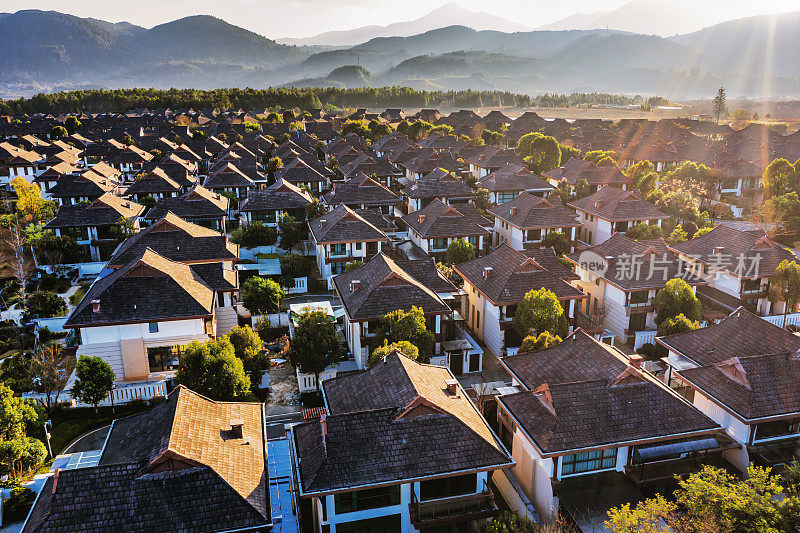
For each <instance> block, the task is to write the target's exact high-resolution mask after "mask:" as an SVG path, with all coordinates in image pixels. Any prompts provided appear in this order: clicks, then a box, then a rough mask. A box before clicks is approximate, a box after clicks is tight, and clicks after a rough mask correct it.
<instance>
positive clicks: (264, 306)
mask: <svg viewBox="0 0 800 533" xmlns="http://www.w3.org/2000/svg"><path fill="white" fill-rule="evenodd" d="M283 298H284V293H283V289H282V288H281V286H280V285H279V284H278V283H277V282H276V281H275V280H272V279H268V278H262V277H259V276H253V277H252V278H249V279H248V280H247V281H245V282H244V286H243V287H242V303H243V304H244V306H245V307H246V308H247V309H248V310H249V311H250V312H251V313H253V314H254V315H264V314H267V313H277V312H278V311H279V310H280V305H281V302H282V301H283Z"/></svg>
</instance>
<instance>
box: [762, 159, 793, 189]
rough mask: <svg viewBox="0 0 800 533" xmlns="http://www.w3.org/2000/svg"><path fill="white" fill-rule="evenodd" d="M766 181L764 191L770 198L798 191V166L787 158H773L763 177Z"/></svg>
mask: <svg viewBox="0 0 800 533" xmlns="http://www.w3.org/2000/svg"><path fill="white" fill-rule="evenodd" d="M761 179H762V181H763V183H764V192H765V193H766V195H767V196H768V197H770V198H772V197H775V196H783V195H785V194H789V193H791V192H797V191H798V185H800V184H799V183H798V180H800V175H798V171H797V168H795V166H794V165H793V164H792V163H790V162H789V161H787V160H786V159H782V158H781V159H773V160H772V162H770V164H769V165H767V168H766V169H765V170H764V174H763V176H762V177H761Z"/></svg>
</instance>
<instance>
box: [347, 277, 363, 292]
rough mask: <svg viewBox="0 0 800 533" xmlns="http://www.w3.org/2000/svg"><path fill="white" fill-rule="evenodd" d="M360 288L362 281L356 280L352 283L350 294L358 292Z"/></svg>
mask: <svg viewBox="0 0 800 533" xmlns="http://www.w3.org/2000/svg"><path fill="white" fill-rule="evenodd" d="M360 286H361V280H360V279H354V280H353V281H351V282H350V292H356V291H357V290H358V288H359V287H360Z"/></svg>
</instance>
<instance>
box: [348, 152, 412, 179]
mask: <svg viewBox="0 0 800 533" xmlns="http://www.w3.org/2000/svg"><path fill="white" fill-rule="evenodd" d="M341 171H342V174H343V175H344V176H345V177H350V176H356V175H358V174H361V173H363V174H368V175H370V174H375V175H376V176H378V177H381V176H402V175H403V171H402V170H400V169H399V168H397V167H396V166H394V165H393V164H391V163H390V162H389V160H388V159H386V158H384V157H377V156H376V157H372V156H370V155H366V154H362V155H360V156H358V157H357V158H355V159H353V160H352V161H350V162H349V163H347V164H345V165H342V167H341Z"/></svg>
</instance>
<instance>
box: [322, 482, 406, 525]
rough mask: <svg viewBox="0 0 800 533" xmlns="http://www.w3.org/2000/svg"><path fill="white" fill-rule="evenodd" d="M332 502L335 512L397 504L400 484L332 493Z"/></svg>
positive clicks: (349, 511) (348, 511) (398, 502)
mask: <svg viewBox="0 0 800 533" xmlns="http://www.w3.org/2000/svg"><path fill="white" fill-rule="evenodd" d="M333 502H334V505H335V508H336V514H342V513H352V512H354V511H365V510H367V509H377V508H378V507H388V506H390V505H399V504H400V485H392V486H391V487H380V488H377V489H365V490H354V491H352V492H342V493H339V494H335V495H334V497H333ZM337 529H338V527H337Z"/></svg>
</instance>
